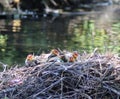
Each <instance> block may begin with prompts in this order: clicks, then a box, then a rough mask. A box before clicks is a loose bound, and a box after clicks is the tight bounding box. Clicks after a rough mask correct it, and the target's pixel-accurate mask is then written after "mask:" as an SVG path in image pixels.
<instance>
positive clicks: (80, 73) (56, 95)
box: [0, 54, 120, 99]
mask: <svg viewBox="0 0 120 99" xmlns="http://www.w3.org/2000/svg"><path fill="white" fill-rule="evenodd" d="M5 97H7V98H9V99H119V98H120V58H119V57H117V56H115V55H112V54H107V55H100V54H95V55H83V56H81V60H80V62H74V63H60V62H59V63H57V62H47V63H41V64H39V65H36V66H34V67H25V66H23V67H20V68H12V69H9V70H7V71H4V72H0V99H1V98H5Z"/></svg>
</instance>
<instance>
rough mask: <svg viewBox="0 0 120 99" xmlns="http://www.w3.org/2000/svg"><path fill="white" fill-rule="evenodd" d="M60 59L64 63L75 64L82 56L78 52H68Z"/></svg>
mask: <svg viewBox="0 0 120 99" xmlns="http://www.w3.org/2000/svg"><path fill="white" fill-rule="evenodd" d="M60 57H61V59H62V60H63V61H64V62H75V61H78V60H79V57H80V55H79V53H78V52H77V51H74V52H68V51H66V52H64V53H63V54H62V55H60Z"/></svg>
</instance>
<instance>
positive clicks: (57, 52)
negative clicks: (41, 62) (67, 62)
mask: <svg viewBox="0 0 120 99" xmlns="http://www.w3.org/2000/svg"><path fill="white" fill-rule="evenodd" d="M51 54H52V55H55V56H58V55H59V51H58V50H57V49H53V50H52V51H51Z"/></svg>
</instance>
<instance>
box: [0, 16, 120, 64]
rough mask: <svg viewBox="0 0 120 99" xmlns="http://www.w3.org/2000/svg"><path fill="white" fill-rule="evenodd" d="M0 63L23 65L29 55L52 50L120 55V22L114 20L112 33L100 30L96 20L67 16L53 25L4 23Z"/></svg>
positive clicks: (26, 22) (33, 22)
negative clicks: (111, 52)
mask: <svg viewBox="0 0 120 99" xmlns="http://www.w3.org/2000/svg"><path fill="white" fill-rule="evenodd" d="M1 22H2V24H0V28H2V29H1V33H0V61H2V62H4V63H6V64H9V65H13V64H21V63H22V64H23V63H24V59H25V57H26V55H27V54H28V53H35V54H40V53H41V52H43V51H45V52H48V51H49V50H50V49H52V48H61V49H67V50H78V51H80V52H83V51H84V50H87V51H88V52H91V51H93V49H94V48H96V47H98V48H99V50H100V51H104V52H105V51H108V50H112V51H114V52H120V48H119V46H120V39H119V38H120V33H119V31H120V23H119V21H118V20H117V21H116V20H114V21H113V22H112V23H111V26H110V28H111V31H108V30H106V28H98V27H97V26H96V20H95V19H85V20H84V19H83V17H69V18H68V17H64V18H59V19H57V20H55V21H54V22H53V23H51V22H50V21H49V20H47V19H41V20H0V23H1Z"/></svg>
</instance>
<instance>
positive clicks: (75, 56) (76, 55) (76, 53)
mask: <svg viewBox="0 0 120 99" xmlns="http://www.w3.org/2000/svg"><path fill="white" fill-rule="evenodd" d="M78 56H79V54H78V52H76V51H75V52H73V57H74V58H75V59H76V58H77V57H78Z"/></svg>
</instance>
